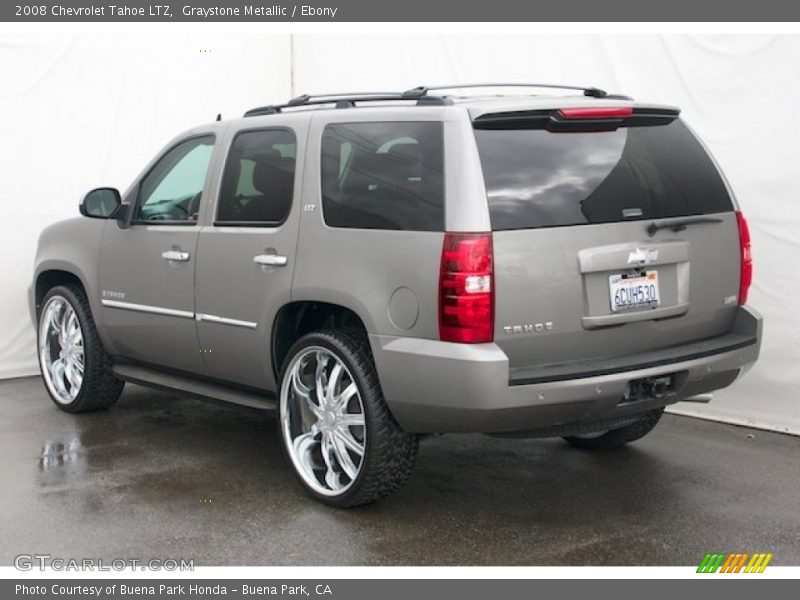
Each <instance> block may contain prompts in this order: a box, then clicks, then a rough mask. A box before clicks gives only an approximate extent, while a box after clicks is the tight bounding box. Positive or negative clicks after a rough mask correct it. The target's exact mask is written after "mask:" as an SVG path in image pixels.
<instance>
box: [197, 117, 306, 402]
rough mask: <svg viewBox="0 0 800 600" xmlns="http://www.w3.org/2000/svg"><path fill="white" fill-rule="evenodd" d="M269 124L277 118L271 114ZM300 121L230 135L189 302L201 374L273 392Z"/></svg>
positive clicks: (291, 260) (288, 279)
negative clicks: (273, 353)
mask: <svg viewBox="0 0 800 600" xmlns="http://www.w3.org/2000/svg"><path fill="white" fill-rule="evenodd" d="M270 119H271V122H276V121H278V117H275V116H272V117H270ZM306 129H307V124H306V122H305V120H302V121H301V120H299V119H294V121H293V125H292V126H289V125H282V124H280V123H278V122H276V124H275V125H274V126H271V127H260V128H259V127H253V128H249V129H245V130H241V131H238V132H235V133H234V135H233V139H232V141H231V143H230V147H229V149H228V152H227V157H226V160H225V166H224V169H223V171H222V177H221V181H220V185H219V193H218V197H217V202H216V206H215V211H214V213H213V215H211V216H210V218H209V223H208V224H207V225H206V226H205V227H203V228H202V230H201V231H200V236H199V241H198V249H197V274H196V283H195V303H196V311H197V314H196V319H197V334H198V337H199V339H200V345H201V353H202V356H203V359H204V360H205V363H206V365H207V366H208V370H207V372H206V374H207V375H209V376H211V377H213V378H216V379H223V380H226V381H230V382H233V383H237V384H240V385H245V386H249V387H255V388H260V389H269V390H273V389H275V385H276V384H275V378H274V375H273V372H272V367H271V362H270V361H271V358H270V337H271V333H272V323H273V321H274V319H275V315H276V313H277V312H278V310H279V309H280V308H281V306H283V305H284V304H287V303H288V302H289V301H290V292H291V284H292V272H293V270H294V264H295V256H296V255H295V249H296V246H297V229H298V224H299V221H300V215H299V210H298V206H295V203H294V202H293V198H294V197H295V194H298V195H299V193H300V191H299V184H298V183H296V181H299V178H298V177H297V176H296V174H297V173H302V169H303V160H302V157H300V158H299V159H298V156H301V154H300V153H299V152H298V140H302V139H304V138H305V132H306Z"/></svg>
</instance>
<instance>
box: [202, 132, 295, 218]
mask: <svg viewBox="0 0 800 600" xmlns="http://www.w3.org/2000/svg"><path fill="white" fill-rule="evenodd" d="M296 152H297V142H296V140H295V136H294V133H292V132H291V131H289V130H287V129H264V130H256V131H245V132H242V133H239V134H238V135H237V136H236V138H235V139H234V140H233V144H232V145H231V150H230V153H229V154H228V160H227V162H226V163H225V172H224V174H223V176H222V187H221V189H220V194H219V208H218V210H217V221H216V222H217V223H229V224H253V223H258V224H264V225H277V224H280V223H282V222H283V221H284V219H286V217H287V216H288V214H289V211H290V210H291V207H292V197H293V193H294V173H295V154H296Z"/></svg>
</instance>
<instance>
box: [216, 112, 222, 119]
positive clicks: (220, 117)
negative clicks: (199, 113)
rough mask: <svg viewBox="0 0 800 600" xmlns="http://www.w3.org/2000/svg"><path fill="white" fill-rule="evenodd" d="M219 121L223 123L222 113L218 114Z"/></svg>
mask: <svg viewBox="0 0 800 600" xmlns="http://www.w3.org/2000/svg"><path fill="white" fill-rule="evenodd" d="M217 121H222V113H217Z"/></svg>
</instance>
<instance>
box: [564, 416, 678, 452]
mask: <svg viewBox="0 0 800 600" xmlns="http://www.w3.org/2000/svg"><path fill="white" fill-rule="evenodd" d="M663 413H664V409H663V408H657V409H656V410H651V411H650V412H647V413H645V414H644V415H642V417H641V418H640V419H639V420H638V421H634V422H633V423H631V424H630V425H626V426H625V427H620V428H619V429H612V430H610V431H604V432H598V433H587V434H583V435H571V436H567V437H565V438H564V439H565V440H567V442H569V443H570V444H571V445H573V446H575V447H576V448H583V449H584V450H603V449H606V448H616V447H617V446H622V445H623V444H627V443H628V442H633V441H636V440H638V439H639V438H643V437H644V436H646V435H647V434H648V433H650V432H651V431H652V430H653V428H654V427H655V426H656V425H658V422H659V420H661V415H662V414H663Z"/></svg>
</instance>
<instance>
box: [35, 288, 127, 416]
mask: <svg viewBox="0 0 800 600" xmlns="http://www.w3.org/2000/svg"><path fill="white" fill-rule="evenodd" d="M38 355H39V367H40V368H41V371H42V378H43V379H44V383H45V387H46V388H47V391H48V393H49V394H50V397H51V398H52V399H53V402H55V404H56V406H58V408H60V409H61V410H64V411H66V412H72V413H77V412H88V411H92V410H100V409H103V408H108V407H109V406H111V405H112V404H114V403H115V402H116V401H117V399H118V398H119V396H120V394H121V393H122V388H123V386H124V385H125V384H124V383H123V382H122V381H120V380H119V379H117V378H116V377H114V374H113V373H112V372H111V360H110V359H109V357H108V355H107V354H106V351H105V350H104V349H103V346H102V344H101V343H100V338H99V337H98V335H97V329H96V328H95V324H94V320H93V319H92V313H91V310H90V308H89V302H88V301H87V300H86V296H85V295H84V293H83V291H82V290H81V289H79V288H77V287H73V286H57V287H54V288H53V289H51V290H50V291H48V292H47V294H46V295H45V297H44V300H43V301H42V310H41V312H40V313H39V328H38Z"/></svg>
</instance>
